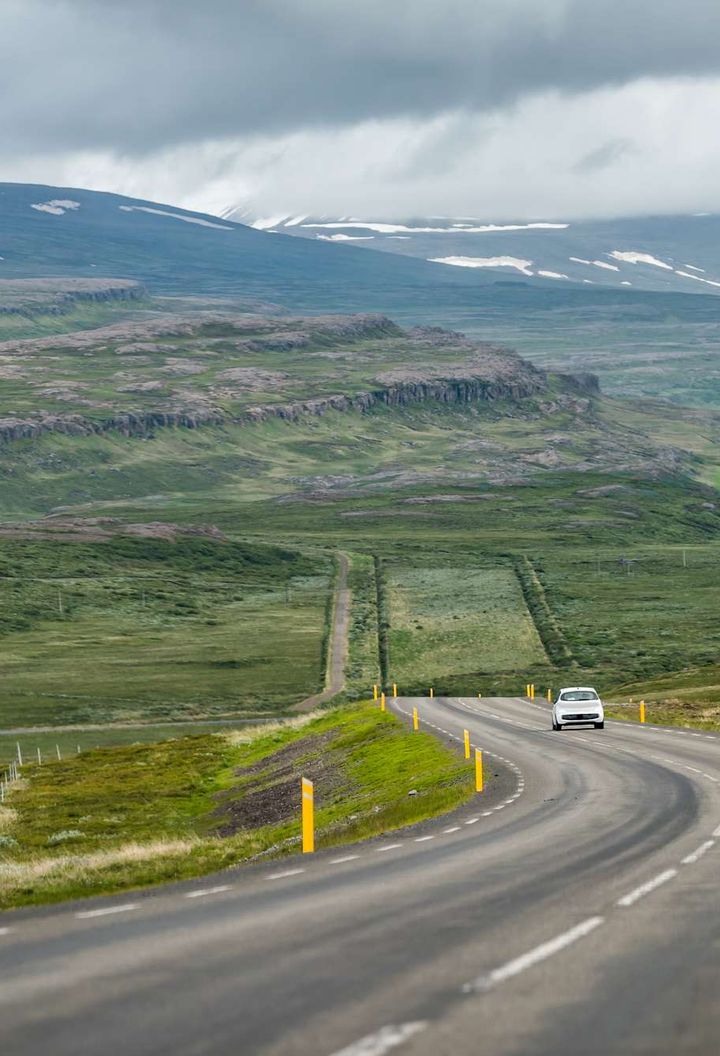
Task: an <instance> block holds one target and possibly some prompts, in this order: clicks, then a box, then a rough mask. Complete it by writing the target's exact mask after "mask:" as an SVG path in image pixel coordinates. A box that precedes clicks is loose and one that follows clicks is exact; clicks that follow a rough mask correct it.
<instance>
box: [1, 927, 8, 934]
mask: <svg viewBox="0 0 720 1056" xmlns="http://www.w3.org/2000/svg"><path fill="white" fill-rule="evenodd" d="M9 931H10V928H0V935H7V933H8V932H9Z"/></svg>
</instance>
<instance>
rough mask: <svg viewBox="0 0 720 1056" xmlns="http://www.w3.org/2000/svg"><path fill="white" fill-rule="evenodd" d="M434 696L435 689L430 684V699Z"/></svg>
mask: <svg viewBox="0 0 720 1056" xmlns="http://www.w3.org/2000/svg"><path fill="white" fill-rule="evenodd" d="M434 696H435V690H434V689H433V687H432V686H430V700H432V699H433V697H434Z"/></svg>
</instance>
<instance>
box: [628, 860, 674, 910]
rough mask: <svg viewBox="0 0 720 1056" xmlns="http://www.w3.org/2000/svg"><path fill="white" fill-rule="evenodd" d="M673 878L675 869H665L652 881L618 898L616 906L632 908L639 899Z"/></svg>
mask: <svg viewBox="0 0 720 1056" xmlns="http://www.w3.org/2000/svg"><path fill="white" fill-rule="evenodd" d="M674 876H677V869H666V870H665V872H663V873H658V875H657V876H654V877H653V878H652V880H648V881H647V882H646V883H644V884H640V886H639V887H636V888H635V890H634V891H630V893H629V894H627V895H624V896H623V897H622V898H619V899H618V901H617V903H616V904H617V905H618V906H625V907H627V906H632V905H634V904H635V903H636V902H637V901H638V900H639V899H641V898H644V897H645V895H649V894H650V892H651V891H654V890H655V888H657V887H660V885H661V884H665V883H667V881H668V880H672V878H673V877H674Z"/></svg>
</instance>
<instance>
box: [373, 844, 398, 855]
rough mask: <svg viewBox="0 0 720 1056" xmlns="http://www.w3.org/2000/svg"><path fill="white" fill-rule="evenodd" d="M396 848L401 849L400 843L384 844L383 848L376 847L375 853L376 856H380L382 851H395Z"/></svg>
mask: <svg viewBox="0 0 720 1056" xmlns="http://www.w3.org/2000/svg"><path fill="white" fill-rule="evenodd" d="M398 847H402V844H401V843H386V844H385V846H384V847H376V848H375V851H376V853H377V854H382V852H383V851H396V850H397V849H398Z"/></svg>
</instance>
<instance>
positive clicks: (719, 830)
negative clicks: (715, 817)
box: [713, 825, 720, 836]
mask: <svg viewBox="0 0 720 1056" xmlns="http://www.w3.org/2000/svg"><path fill="white" fill-rule="evenodd" d="M713 836H720V825H718V827H717V828H716V829H715V831H714V832H713Z"/></svg>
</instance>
